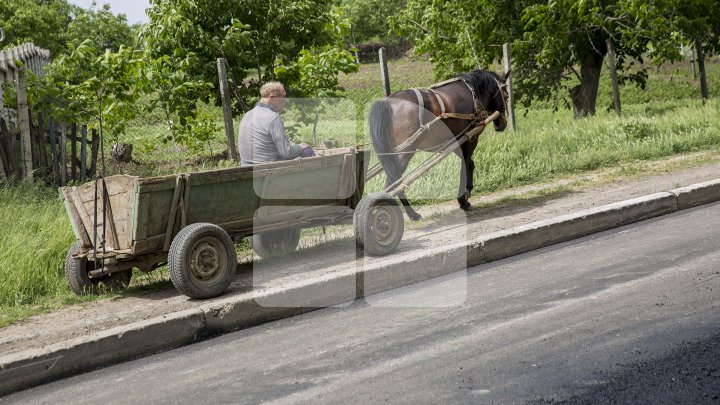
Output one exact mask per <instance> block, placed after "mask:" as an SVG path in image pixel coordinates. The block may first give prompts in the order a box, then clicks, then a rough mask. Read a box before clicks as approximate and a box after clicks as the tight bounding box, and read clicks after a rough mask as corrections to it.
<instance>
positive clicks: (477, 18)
mask: <svg viewBox="0 0 720 405" xmlns="http://www.w3.org/2000/svg"><path fill="white" fill-rule="evenodd" d="M688 2H695V3H698V4H704V5H710V3H713V2H714V0H705V1H702V0H690V1H686V0H661V1H650V0H516V1H502V2H499V1H494V0H446V1H432V2H429V1H427V0H408V3H407V5H406V7H405V8H404V9H403V10H402V12H401V13H399V14H398V15H397V16H395V17H394V18H393V19H392V21H391V22H392V26H393V29H395V30H396V31H397V32H399V33H401V34H403V35H407V36H409V37H410V38H412V39H413V40H414V43H415V45H416V51H417V52H419V53H421V54H426V55H428V56H429V57H430V59H431V60H432V61H433V62H435V63H436V74H437V75H438V76H445V75H447V74H448V73H450V72H458V71H466V70H470V69H475V68H478V67H482V66H489V65H491V64H492V63H497V62H500V60H501V57H502V49H501V45H502V44H503V43H506V42H507V43H510V44H511V49H512V53H513V78H514V81H515V83H516V84H517V86H516V88H517V93H518V96H519V99H520V101H522V102H523V103H524V104H525V105H530V104H531V103H532V102H533V101H534V100H538V99H541V100H553V99H554V100H556V102H562V101H564V102H566V103H567V104H568V105H569V104H572V106H573V107H574V109H575V111H576V114H577V115H578V116H586V115H592V114H594V113H595V101H596V96H597V89H598V83H599V78H600V71H601V69H602V65H603V59H604V57H605V56H606V54H607V52H608V47H607V41H612V44H613V45H614V48H615V50H616V53H617V59H618V65H617V66H618V69H619V71H620V73H621V75H622V79H623V80H626V81H627V80H630V81H634V82H636V83H638V84H639V85H643V84H644V82H645V79H646V74H645V72H644V70H643V67H640V68H639V69H638V68H632V69H631V66H633V64H635V63H636V61H637V62H639V64H643V63H644V62H645V61H646V60H649V61H655V62H657V61H662V60H672V59H676V58H679V57H680V55H679V47H680V44H681V43H682V41H683V39H682V38H681V35H682V32H683V31H682V30H681V29H680V28H679V27H680V26H679V24H680V21H681V20H682V18H684V16H683V13H684V12H683V11H681V10H682V9H683V7H685V4H686V3H688ZM714 4H717V2H714ZM713 7H715V8H717V5H715V6H713ZM668 10H671V11H672V10H674V11H676V12H677V13H672V12H670V13H669V12H668ZM697 22H698V21H697V20H694V23H697ZM700 26H702V27H703V28H702V30H706V28H707V27H708V24H707V23H701V24H700ZM704 32H705V31H704ZM563 89H565V90H569V92H568V93H565V94H569V97H558V96H557V95H558V94H560V92H561V90H563ZM556 106H557V104H556Z"/></svg>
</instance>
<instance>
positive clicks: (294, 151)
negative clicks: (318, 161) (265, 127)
mask: <svg viewBox="0 0 720 405" xmlns="http://www.w3.org/2000/svg"><path fill="white" fill-rule="evenodd" d="M269 129H270V135H271V136H272V140H273V143H275V147H276V148H277V151H278V155H280V158H282V159H286V160H287V159H294V158H296V157H298V156H300V152H301V151H302V150H303V147H302V146H301V145H297V144H294V143H290V141H289V140H288V137H287V135H285V125H284V124H283V121H282V118H280V117H276V118H275V119H274V120H272V122H270V128H269Z"/></svg>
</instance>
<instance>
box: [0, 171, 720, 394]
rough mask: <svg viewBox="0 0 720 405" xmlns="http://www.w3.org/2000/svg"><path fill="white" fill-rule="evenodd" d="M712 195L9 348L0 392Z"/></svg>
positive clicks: (658, 201) (569, 220)
mask: <svg viewBox="0 0 720 405" xmlns="http://www.w3.org/2000/svg"><path fill="white" fill-rule="evenodd" d="M715 201H720V179H717V180H713V181H708V182H704V183H699V184H695V185H691V186H688V187H682V188H678V189H675V190H671V191H670V192H663V193H656V194H652V195H648V196H645V197H640V198H635V199H632V200H627V201H623V202H618V203H613V204H608V205H604V206H601V207H597V208H593V209H589V210H585V211H580V212H577V213H573V214H568V215H563V216H560V217H556V218H553V219H549V220H545V221H538V222H535V223H531V224H528V225H524V226H520V227H517V228H513V229H509V230H505V231H500V232H496V233H492V234H489V235H484V236H482V237H480V238H478V239H477V240H472V241H468V242H460V243H455V244H453V245H450V246H443V247H439V248H435V249H431V250H424V251H422V252H418V253H415V252H410V253H407V254H405V255H403V256H402V257H395V258H393V257H390V258H388V259H384V260H376V261H373V262H371V263H370V264H368V265H366V266H365V267H364V268H362V269H355V268H350V269H346V270H341V271H337V272H334V273H330V274H325V275H323V276H321V277H316V278H313V279H310V280H305V281H302V282H299V283H296V284H293V285H291V286H284V287H276V288H269V289H267V290H264V291H262V292H258V293H252V294H241V295H239V296H234V297H229V298H226V299H222V300H219V301H215V302H213V303H210V304H207V305H203V306H200V307H199V308H195V309H191V310H186V311H181V312H177V313H173V314H169V315H166V316H161V317H157V318H153V319H149V320H146V321H142V322H136V323H133V324H130V325H124V326H119V327H116V328H112V329H109V330H106V331H103V332H100V333H97V334H94V335H90V336H85V337H81V338H77V339H73V340H68V341H65V342H60V343H57V344H54V345H51V346H47V347H44V348H39V349H31V350H27V351H24V352H19V353H12V354H9V355H5V356H2V357H0V395H6V394H8V393H11V392H14V391H18V390H22V389H26V388H29V387H32V386H35V385H39V384H42V383H45V382H48V381H52V380H55V379H58V378H64V377H68V376H71V375H75V374H79V373H82V372H86V371H89V370H93V369H96V368H100V367H104V366H107V365H110V364H115V363H120V362H123V361H128V360H131V359H135V358H139V357H143V356H148V355H151V354H155V353H158V352H162V351H166V350H170V349H174V348H177V347H180V346H183V345H186V344H190V343H193V342H196V341H198V340H202V339H204V338H206V337H208V336H212V335H216V334H220V333H225V332H230V331H234V330H238V329H242V328H247V327H251V326H255V325H258V324H262V323H265V322H269V321H272V320H277V319H281V318H286V317H290V316H294V315H298V314H301V313H304V312H309V311H312V310H315V309H317V308H322V307H328V306H334V305H342V304H344V303H347V302H351V301H353V300H354V299H356V298H362V297H364V296H367V295H372V294H376V293H380V292H383V291H387V290H391V289H395V288H399V287H404V286H407V285H410V284H414V283H418V282H421V281H425V280H429V279H432V278H435V277H439V276H443V275H447V274H451V273H454V272H457V271H460V270H463V269H466V268H467V267H471V266H475V265H478V264H481V263H487V262H491V261H494V260H498V259H502V258H505V257H510V256H514V255H517V254H521V253H525V252H529V251H531V250H535V249H539V248H542V247H546V246H550V245H553V244H556V243H561V242H566V241H569V240H572V239H576V238H579V237H582V236H586V235H589V234H592V233H596V232H601V231H605V230H608V229H612V228H616V227H619V226H623V225H627V224H630V223H634V222H639V221H642V220H645V219H649V218H653V217H657V216H661V215H665V214H669V213H672V212H675V211H678V210H682V209H687V208H691V207H695V206H699V205H702V204H707V203H711V202H715ZM458 258H460V259H458Z"/></svg>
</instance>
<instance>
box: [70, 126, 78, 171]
mask: <svg viewBox="0 0 720 405" xmlns="http://www.w3.org/2000/svg"><path fill="white" fill-rule="evenodd" d="M70 138H71V139H70V178H71V179H73V180H75V181H77V179H78V177H77V165H78V158H77V139H78V138H77V124H72V131H71V133H70Z"/></svg>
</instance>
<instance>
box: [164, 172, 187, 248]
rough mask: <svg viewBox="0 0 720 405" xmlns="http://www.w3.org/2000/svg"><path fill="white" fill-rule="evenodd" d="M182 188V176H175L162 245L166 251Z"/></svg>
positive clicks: (175, 220)
mask: <svg viewBox="0 0 720 405" xmlns="http://www.w3.org/2000/svg"><path fill="white" fill-rule="evenodd" d="M184 188H185V178H184V177H183V176H177V178H176V182H175V190H174V192H173V199H172V205H171V207H172V208H171V209H170V216H169V217H168V222H167V227H166V228H165V244H164V246H163V250H164V251H166V252H169V251H170V244H171V243H172V239H173V237H174V236H175V222H177V211H178V204H179V203H180V196H181V195H183V189H184ZM178 231H179V230H178Z"/></svg>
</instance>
